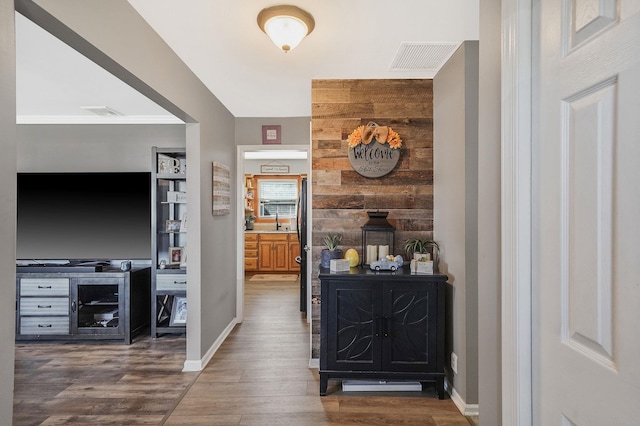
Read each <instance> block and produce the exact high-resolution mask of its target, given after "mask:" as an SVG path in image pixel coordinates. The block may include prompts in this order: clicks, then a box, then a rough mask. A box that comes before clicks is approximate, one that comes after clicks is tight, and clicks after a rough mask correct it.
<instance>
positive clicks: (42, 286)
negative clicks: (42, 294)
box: [38, 285, 51, 288]
mask: <svg viewBox="0 0 640 426" xmlns="http://www.w3.org/2000/svg"><path fill="white" fill-rule="evenodd" d="M38 288H51V286H50V285H39V286H38Z"/></svg>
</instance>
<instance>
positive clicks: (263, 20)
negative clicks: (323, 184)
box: [258, 5, 315, 53]
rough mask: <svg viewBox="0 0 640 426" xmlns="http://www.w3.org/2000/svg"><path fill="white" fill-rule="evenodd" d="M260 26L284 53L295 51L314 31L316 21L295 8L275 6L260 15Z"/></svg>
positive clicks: (264, 10)
mask: <svg viewBox="0 0 640 426" xmlns="http://www.w3.org/2000/svg"><path fill="white" fill-rule="evenodd" d="M258 26H259V27H260V29H261V30H262V31H264V32H265V33H266V34H267V35H268V36H269V38H271V40H272V41H273V43H274V44H275V45H276V46H278V48H280V49H282V51H283V52H285V53H286V52H289V51H290V50H293V49H294V48H295V47H296V46H297V45H298V44H300V42H301V41H302V40H303V39H304V38H305V37H306V36H307V34H309V33H311V31H313V28H314V27H315V21H314V19H313V17H312V16H311V15H310V14H309V13H307V12H305V11H304V10H302V9H300V8H298V7H295V6H284V5H283V6H273V7H269V8H266V9H263V10H262V11H261V12H260V13H259V14H258Z"/></svg>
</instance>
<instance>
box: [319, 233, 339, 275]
mask: <svg viewBox="0 0 640 426" xmlns="http://www.w3.org/2000/svg"><path fill="white" fill-rule="evenodd" d="M341 241H342V234H327V235H325V237H324V238H323V240H322V243H323V244H324V247H325V248H324V249H322V253H321V258H320V266H322V267H323V268H328V267H330V266H331V259H341V258H342V250H340V249H339V248H338V246H339V245H340V242H341Z"/></svg>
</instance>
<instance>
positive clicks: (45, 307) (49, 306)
mask: <svg viewBox="0 0 640 426" xmlns="http://www.w3.org/2000/svg"><path fill="white" fill-rule="evenodd" d="M38 309H51V305H38Z"/></svg>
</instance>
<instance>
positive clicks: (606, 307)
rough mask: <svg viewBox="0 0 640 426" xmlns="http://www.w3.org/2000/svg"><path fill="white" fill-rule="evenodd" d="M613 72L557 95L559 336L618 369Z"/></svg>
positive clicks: (615, 95)
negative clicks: (615, 345)
mask: <svg viewBox="0 0 640 426" xmlns="http://www.w3.org/2000/svg"><path fill="white" fill-rule="evenodd" d="M616 104H617V77H613V78H610V79H607V80H605V81H603V82H601V83H598V84H595V85H593V86H591V87H588V88H586V89H584V90H582V91H581V92H580V93H577V94H576V95H573V96H571V97H569V98H568V99H565V100H564V101H563V105H562V116H561V126H562V129H563V130H562V158H561V168H562V169H561V176H562V183H561V185H562V189H561V200H560V206H561V212H560V215H561V259H560V267H561V282H560V284H561V295H562V296H561V297H562V302H561V315H562V320H561V338H562V341H563V342H565V343H566V344H568V345H569V346H570V347H572V348H573V349H574V350H577V351H578V352H581V353H583V354H584V355H586V356H588V357H589V358H591V359H592V360H593V361H595V362H597V363H599V364H602V365H604V366H606V367H608V368H611V369H614V370H615V369H616V366H615V360H614V352H613V331H614V323H613V321H614V319H613V264H612V262H613V238H614V231H613V178H614V164H613V155H614V150H615V143H616V141H615V122H616Z"/></svg>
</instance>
